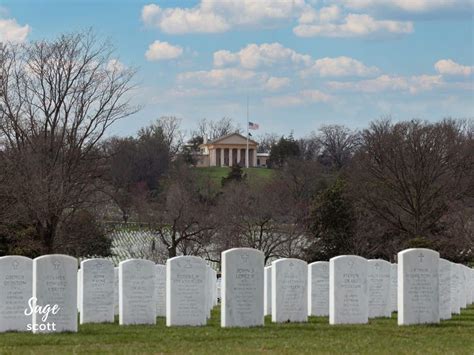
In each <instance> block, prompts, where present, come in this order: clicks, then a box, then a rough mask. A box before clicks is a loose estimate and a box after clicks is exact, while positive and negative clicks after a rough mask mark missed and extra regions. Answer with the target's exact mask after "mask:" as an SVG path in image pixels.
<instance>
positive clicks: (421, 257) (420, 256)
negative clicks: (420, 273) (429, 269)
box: [418, 253, 425, 263]
mask: <svg viewBox="0 0 474 355" xmlns="http://www.w3.org/2000/svg"><path fill="white" fill-rule="evenodd" d="M424 257H425V256H424V255H423V253H420V255H418V258H420V263H422V262H423V258H424Z"/></svg>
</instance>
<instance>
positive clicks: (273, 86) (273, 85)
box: [263, 76, 290, 91]
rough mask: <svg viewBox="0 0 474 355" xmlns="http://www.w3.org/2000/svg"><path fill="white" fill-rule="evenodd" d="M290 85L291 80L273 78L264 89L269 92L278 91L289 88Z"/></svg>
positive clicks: (269, 79) (270, 78)
mask: <svg viewBox="0 0 474 355" xmlns="http://www.w3.org/2000/svg"><path fill="white" fill-rule="evenodd" d="M289 84H290V79H289V78H286V77H275V76H271V77H269V78H268V80H267V82H266V83H265V84H264V86H263V87H264V89H266V90H268V91H277V90H280V89H282V88H284V87H286V86H288V85H289Z"/></svg>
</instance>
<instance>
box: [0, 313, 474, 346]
mask: <svg viewBox="0 0 474 355" xmlns="http://www.w3.org/2000/svg"><path fill="white" fill-rule="evenodd" d="M219 324H220V322H219V309H218V308H216V309H215V310H214V311H213V314H212V318H211V320H210V322H209V324H208V325H207V326H204V327H172V328H167V327H166V326H165V321H164V319H163V318H158V324H157V325H156V326H119V325H118V324H117V322H116V323H115V324H99V325H82V326H80V327H79V333H74V334H72V333H69V334H46V335H45V334H42V335H39V334H38V335H36V334H35V335H33V334H22V333H4V334H0V354H66V353H67V354H72V353H74V354H103V353H113V354H135V353H201V354H202V353H208V354H235V353H237V354H239V353H240V354H249V353H286V354H301V353H341V354H354V353H359V354H360V353H366V354H369V353H370V354H402V353H403V354H474V306H471V307H470V308H469V309H467V310H464V311H463V312H462V314H461V315H460V316H454V317H453V318H452V319H451V320H448V321H443V322H442V323H441V324H439V325H419V326H405V327H399V326H397V324H396V316H395V315H394V316H393V317H392V318H391V319H375V320H371V321H370V324H366V325H347V326H330V325H329V324H328V319H327V318H322V317H321V318H320V317H310V319H309V322H308V323H299V324H298V323H291V324H290V323H287V324H272V323H271V322H270V318H269V317H267V318H266V320H265V327H258V328H248V329H222V328H220V325H219Z"/></svg>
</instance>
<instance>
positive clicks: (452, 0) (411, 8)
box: [336, 0, 472, 13]
mask: <svg viewBox="0 0 474 355" xmlns="http://www.w3.org/2000/svg"><path fill="white" fill-rule="evenodd" d="M336 2H337V3H339V4H341V5H343V6H345V7H347V8H350V9H354V10H368V9H373V8H379V7H387V8H393V9H398V10H402V11H406V12H414V13H421V12H430V11H436V10H443V9H456V8H457V9H459V8H469V7H472V0H337V1H336Z"/></svg>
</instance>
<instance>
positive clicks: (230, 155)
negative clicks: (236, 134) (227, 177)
mask: <svg viewBox="0 0 474 355" xmlns="http://www.w3.org/2000/svg"><path fill="white" fill-rule="evenodd" d="M232 158H233V157H232V148H229V166H232V163H233V160H232Z"/></svg>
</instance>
